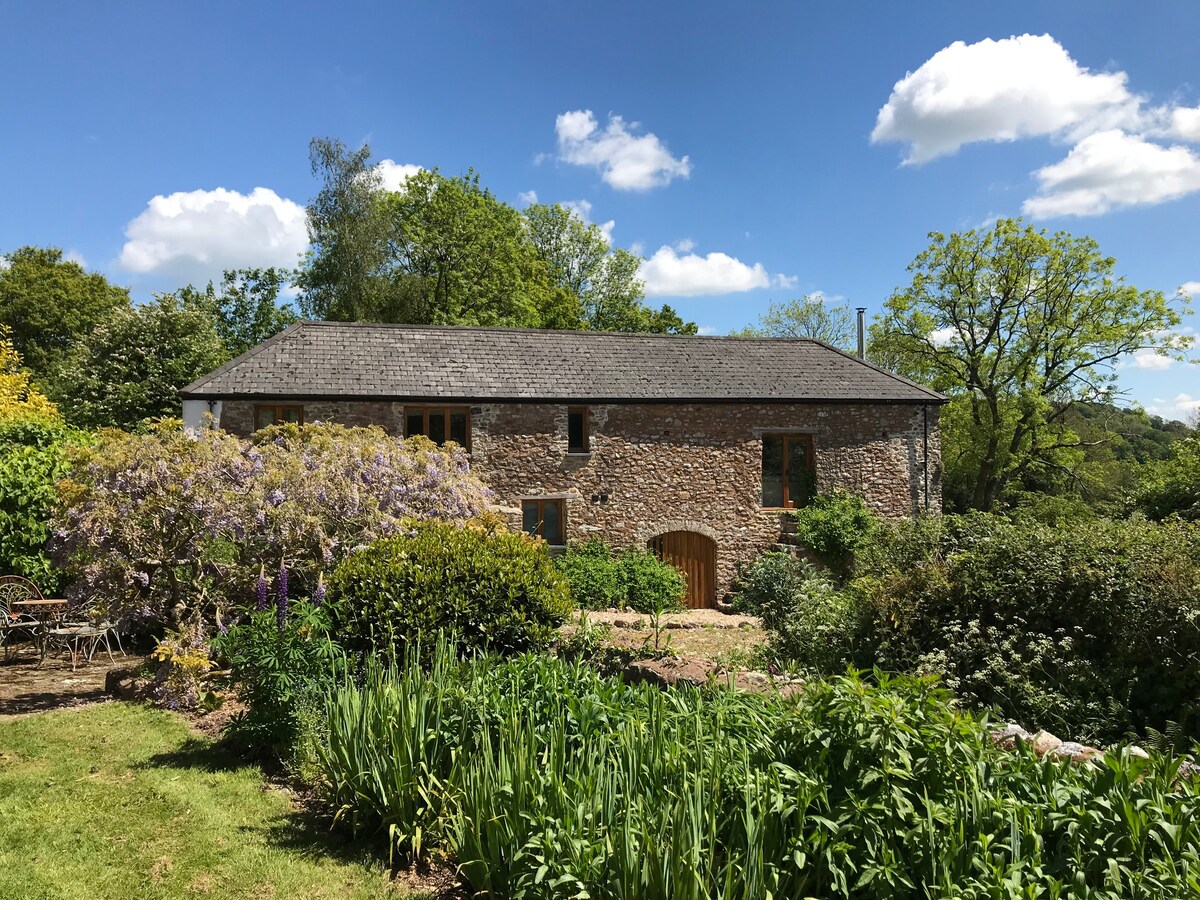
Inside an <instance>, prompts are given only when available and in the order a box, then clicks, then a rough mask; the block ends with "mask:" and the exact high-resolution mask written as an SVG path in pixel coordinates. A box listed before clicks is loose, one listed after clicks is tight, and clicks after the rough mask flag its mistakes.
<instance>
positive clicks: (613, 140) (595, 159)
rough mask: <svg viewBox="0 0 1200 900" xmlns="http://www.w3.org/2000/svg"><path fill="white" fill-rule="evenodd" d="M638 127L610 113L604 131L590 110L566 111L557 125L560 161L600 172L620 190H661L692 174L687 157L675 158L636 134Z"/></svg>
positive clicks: (655, 141)
mask: <svg viewBox="0 0 1200 900" xmlns="http://www.w3.org/2000/svg"><path fill="white" fill-rule="evenodd" d="M638 127H639V126H638V124H637V123H636V122H633V123H630V124H628V125H626V123H625V120H624V119H623V118H621V117H620V116H614V115H612V114H611V113H610V114H609V117H608V125H607V126H606V127H605V128H604V129H603V130H601V129H600V126H599V124H598V123H597V122H596V117H595V116H594V115H593V114H592V111H591V110H590V109H577V110H572V111H570V112H565V113H563V114H562V115H560V116H558V118H557V119H555V122H554V131H555V133H556V135H557V136H558V158H559V159H560V160H562V161H563V162H567V163H571V164H573V165H577V166H592V167H594V168H596V169H598V170H599V171H600V175H601V177H602V178H603V179H604V181H605V183H606V184H608V185H609V186H610V187H613V188H616V189H617V190H619V191H644V190H648V189H649V188H652V187H661V186H662V185H666V184H670V183H671V181H672V180H674V179H675V178H687V177H688V175H690V174H691V171H692V164H691V162H690V161H689V160H688V158H687V157H686V156H685V157H683V158H682V159H676V158H675V157H674V156H672V155H671V153H670V151H669V150H667V147H666V145H665V144H664V143H663V142H662V141H660V140H659V139H658V137H657V136H656V135H654V134H651V133H646V134H643V135H637V134H634V131H636V130H637V129H638Z"/></svg>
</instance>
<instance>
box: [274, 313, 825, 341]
mask: <svg viewBox="0 0 1200 900" xmlns="http://www.w3.org/2000/svg"><path fill="white" fill-rule="evenodd" d="M298 324H302V325H306V326H309V325H311V326H320V327H325V328H379V329H383V328H389V329H391V328H403V329H408V330H419V331H474V332H479V331H490V332H498V333H501V334H512V333H517V334H571V335H586V336H588V337H620V338H674V339H679V338H684V339H687V338H691V339H700V338H703V339H704V340H706V341H766V342H776V343H789V344H794V343H810V344H821V343H823V342H822V341H819V340H817V339H816V338H810V337H794V336H782V335H781V336H778V337H776V336H767V335H741V334H675V333H673V332H661V331H592V330H590V329H581V328H527V327H521V326H515V325H417V324H409V323H405V322H336V321H331V320H329V319H301V320H299V322H298Z"/></svg>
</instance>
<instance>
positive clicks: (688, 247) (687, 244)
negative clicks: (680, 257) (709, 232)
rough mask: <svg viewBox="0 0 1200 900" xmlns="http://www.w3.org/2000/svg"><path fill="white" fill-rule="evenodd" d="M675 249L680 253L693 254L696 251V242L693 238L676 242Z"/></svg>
mask: <svg viewBox="0 0 1200 900" xmlns="http://www.w3.org/2000/svg"><path fill="white" fill-rule="evenodd" d="M675 249H676V250H678V251H679V252H680V253H691V252H692V251H693V250H695V249H696V242H695V241H693V240H692V239H691V238H684V239H683V240H682V241H676V242H675Z"/></svg>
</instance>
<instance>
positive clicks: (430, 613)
mask: <svg viewBox="0 0 1200 900" xmlns="http://www.w3.org/2000/svg"><path fill="white" fill-rule="evenodd" d="M328 597H329V603H330V611H331V614H332V627H333V633H334V634H335V635H336V636H337V638H338V640H339V641H340V642H341V643H342V645H343V646H344V647H346V648H347V649H348V650H351V651H358V652H368V653H378V654H384V655H388V654H391V653H395V654H397V655H398V656H401V657H403V656H405V655H406V654H407V653H408V652H409V651H410V650H414V649H416V648H417V647H422V648H426V649H427V648H430V647H432V646H433V644H434V643H435V642H436V640H437V638H438V635H439V634H443V633H444V634H449V635H453V639H454V641H455V642H456V643H457V645H458V646H459V647H460V648H462V649H470V648H485V647H486V648H489V649H492V650H495V651H496V652H500V653H510V652H517V651H522V650H530V649H539V648H544V647H546V646H548V645H549V643H550V641H551V639H552V638H553V635H554V629H555V628H556V627H557V626H558V625H560V624H562V622H563V621H564V619H565V618H566V615H567V613H568V612H569V611H570V599H569V594H568V589H567V582H566V580H565V579H564V578H563V577H562V576H561V575H560V574H559V572H558V571H557V570H556V569H555V568H554V565H553V563H552V562H551V561H550V554H549V551H548V548H547V546H546V544H545V543H544V542H542V541H538V540H535V539H533V538H530V537H528V536H526V535H524V534H515V533H511V532H508V531H505V530H502V529H499V528H496V527H485V526H481V525H471V524H468V525H465V526H464V525H455V524H450V523H445V522H417V521H414V522H411V523H408V524H407V525H406V527H405V529H404V530H403V531H402V532H401V533H399V534H396V535H393V536H391V537H388V538H384V539H382V540H379V541H376V542H375V543H373V544H371V545H370V546H368V547H366V548H364V549H362V550H359V551H358V552H356V553H353V554H351V555H350V556H349V557H347V558H346V559H345V560H343V561H342V562H341V563H340V564H339V565H338V567H337V568H336V569H335V570H334V572H333V575H332V577H331V578H330V580H329V594H328Z"/></svg>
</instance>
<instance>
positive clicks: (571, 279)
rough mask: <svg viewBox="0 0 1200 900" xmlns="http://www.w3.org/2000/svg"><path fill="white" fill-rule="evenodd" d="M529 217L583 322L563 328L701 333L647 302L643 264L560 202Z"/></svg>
mask: <svg viewBox="0 0 1200 900" xmlns="http://www.w3.org/2000/svg"><path fill="white" fill-rule="evenodd" d="M524 215H525V223H526V227H527V228H528V230H529V236H530V238H531V239H532V241H533V245H534V247H535V248H536V250H537V254H538V256H539V258H541V260H542V261H543V262H544V263H545V264H546V267H547V269H548V270H549V273H550V278H551V279H552V280H553V282H554V284H555V286H556V287H557V288H558V289H559V290H560V291H562V292H563V294H564V295H565V296H566V297H567V298H569V300H568V302H569V303H572V305H576V306H577V307H578V318H579V322H578V324H576V325H567V326H559V327H577V328H579V327H582V328H588V329H591V330H593V331H642V332H644V331H653V332H660V333H668V332H669V333H676V334H695V333H696V325H695V324H694V323H692V322H684V321H683V320H682V319H680V318H679V316H678V315H677V314H676V313H675V311H674V310H673V309H671V307H669V306H665V305H664V306H663V307H661V308H660V309H658V310H654V309H651V308H650V307H648V306H646V305H645V304H644V303H643V302H642V298H643V297H644V296H645V293H644V287H645V286H644V285H643V283H642V280H641V279H640V278H639V277H638V273H639V270H640V268H641V264H642V260H641V259H640V258H639V257H638V256H635V255H634V254H632V253H630V252H629V251H628V250H624V249H621V248H619V247H616V248H611V247H610V246H609V243H608V240H607V239H606V238H605V237H604V233H603V232H602V231H601V230H600V228H599V227H598V226H596V225H595V224H592V223H589V222H584V221H583V219H581V218H580V217H579V216H578V215H576V214H575V213H574V212H572V211H571V210H568V209H565V208H564V207H562V206H559V205H558V204H554V205H546V204H534V205H532V206H530V207H529V208H528V209H526V210H525V214H524ZM547 327H550V326H549V325H547Z"/></svg>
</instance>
